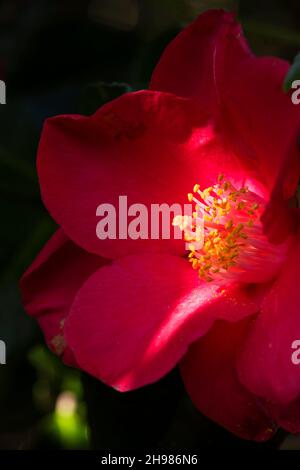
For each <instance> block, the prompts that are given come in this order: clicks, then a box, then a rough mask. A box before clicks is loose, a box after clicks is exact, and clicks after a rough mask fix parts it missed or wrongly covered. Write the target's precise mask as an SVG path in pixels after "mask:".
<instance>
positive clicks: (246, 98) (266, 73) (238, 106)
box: [221, 57, 300, 199]
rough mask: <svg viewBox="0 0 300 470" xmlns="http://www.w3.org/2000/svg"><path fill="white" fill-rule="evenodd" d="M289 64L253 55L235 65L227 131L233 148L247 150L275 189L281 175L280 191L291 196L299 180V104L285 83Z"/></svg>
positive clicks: (228, 94)
mask: <svg viewBox="0 0 300 470" xmlns="http://www.w3.org/2000/svg"><path fill="white" fill-rule="evenodd" d="M288 68H289V64H288V63H287V62H285V61H283V60H281V59H278V58H275V57H266V58H256V57H249V58H248V59H246V60H244V61H243V62H241V63H239V64H238V65H237V66H236V67H235V69H233V70H232V75H231V77H230V80H228V81H227V83H226V91H225V93H224V96H223V103H224V108H223V118H224V120H223V122H221V125H222V128H223V132H224V135H225V136H226V138H227V139H228V143H230V145H231V146H232V149H233V151H234V152H236V153H237V154H239V155H243V158H244V160H245V163H246V162H247V161H248V166H249V168H251V167H252V166H253V162H254V161H256V162H257V168H256V172H255V175H256V177H258V178H260V180H261V182H262V183H263V184H264V185H265V186H266V187H267V188H269V191H270V192H271V191H272V190H273V189H274V187H275V185H276V184H278V180H280V182H281V188H282V196H283V197H285V199H288V198H289V197H291V196H293V195H294V193H295V191H296V187H297V184H298V179H299V174H300V173H299V171H300V166H299V151H298V150H297V134H298V133H299V131H300V108H299V107H298V106H295V105H294V104H293V103H292V101H291V97H290V95H289V94H286V93H284V91H283V89H282V86H283V85H282V84H283V81H284V78H285V76H286V73H287V71H288Z"/></svg>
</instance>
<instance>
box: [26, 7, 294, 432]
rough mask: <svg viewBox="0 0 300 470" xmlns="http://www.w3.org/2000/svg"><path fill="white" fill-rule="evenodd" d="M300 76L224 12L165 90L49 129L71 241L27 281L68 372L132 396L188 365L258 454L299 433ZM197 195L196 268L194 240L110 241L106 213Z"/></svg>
mask: <svg viewBox="0 0 300 470" xmlns="http://www.w3.org/2000/svg"><path fill="white" fill-rule="evenodd" d="M288 68H289V65H288V63H286V62H284V61H283V60H280V59H277V58H273V57H262V58H257V57H255V56H254V55H253V54H252V52H251V51H250V50H249V47H248V45H247V43H246V42H245V39H244V37H243V34H242V31H241V29H240V26H239V25H238V24H237V23H236V21H235V19H234V18H233V16H232V15H231V14H229V13H225V12H224V11H220V10H212V11H208V12H206V13H204V14H203V15H201V16H200V17H199V18H198V19H197V20H196V21H195V22H194V23H193V24H191V25H190V26H189V27H188V28H186V29H185V30H184V31H183V32H182V33H181V34H179V35H178V36H177V37H176V39H175V40H174V41H173V42H172V43H171V44H170V45H169V46H168V47H167V49H166V51H165V52H164V54H163V56H162V58H161V60H160V62H159V64H158V66H157V67H156V69H155V71H154V74H153V77H152V80H151V84H150V90H148V91H140V92H137V93H128V94H125V95H123V96H122V97H120V98H118V99H116V100H114V101H113V102H111V103H109V104H107V105H105V106H103V107H102V108H101V109H99V110H98V111H97V112H96V113H95V114H94V115H93V116H90V117H84V116H77V115H76V116H75V115H71V116H58V117H55V118H51V119H48V120H47V122H46V124H45V126H44V130H43V133H42V137H41V142H40V146H39V151H38V173H39V180H40V185H41V192H42V197H43V201H44V203H45V205H46V207H47V208H48V210H49V212H50V214H51V215H52V216H53V218H54V219H55V221H56V222H57V223H58V224H59V226H60V228H59V229H58V231H57V232H56V234H55V235H54V236H53V238H52V239H51V240H50V241H49V242H48V243H47V245H46V246H45V247H44V249H43V250H42V251H41V253H40V254H39V255H38V257H37V258H36V260H35V261H34V262H33V264H32V265H31V267H30V268H29V269H28V271H27V272H26V273H25V275H24V277H23V279H22V281H21V289H22V295H23V300H24V305H25V307H26V309H27V312H28V313H29V314H30V315H32V316H34V317H36V318H37V320H38V322H39V324H40V326H41V328H42V330H43V332H44V334H45V337H46V341H47V343H48V345H49V347H50V349H51V350H52V351H53V352H55V353H56V354H58V355H59V356H61V357H62V359H63V361H64V362H65V363H66V364H69V365H74V366H76V367H79V368H81V369H83V370H84V371H86V372H88V373H90V374H92V375H93V376H95V377H97V378H98V379H100V380H101V381H103V382H104V383H106V384H109V385H111V386H112V387H114V388H116V389H117V390H119V391H123V392H124V391H128V390H133V389H136V388H138V387H142V386H144V385H146V384H149V383H152V382H154V381H156V380H158V379H160V378H161V377H162V376H164V375H165V374H166V373H167V372H169V371H170V370H171V369H172V368H173V367H174V366H175V365H176V364H177V363H179V364H180V370H181V375H182V379H183V382H184V384H185V387H186V390H187V392H188V394H189V395H190V397H191V399H192V401H193V402H194V404H195V405H196V406H197V407H198V409H199V410H200V411H201V412H203V413H204V414H206V415H207V416H208V417H209V418H211V419H213V420H215V421H217V422H218V423H220V424H221V425H222V426H224V427H226V428H227V429H229V430H230V431H231V432H233V433H235V434H237V435H239V436H241V437H244V438H248V439H255V440H266V439H268V438H269V437H270V436H272V434H273V433H274V431H275V430H276V427H277V426H282V427H283V428H285V429H286V430H288V431H291V432H300V367H299V366H297V365H295V364H294V363H293V361H292V360H291V355H292V353H293V349H292V343H293V342H294V340H295V339H297V338H298V337H300V314H299V307H300V290H299V287H298V266H299V264H300V243H299V241H300V240H299V231H298V223H297V222H298V219H299V209H297V207H295V204H293V200H294V199H295V194H296V189H297V183H298V179H299V160H298V159H299V154H298V151H297V135H298V133H299V128H300V108H298V107H297V106H295V105H293V104H292V102H291V97H290V96H289V95H288V94H285V93H284V92H283V91H282V83H283V80H284V77H285V75H286V73H287V71H288ZM187 194H188V198H189V200H190V201H191V202H192V203H193V204H194V212H193V216H192V217H190V218H188V219H186V220H183V219H180V218H175V220H174V224H177V225H179V226H180V227H181V229H182V230H183V231H184V234H185V239H186V240H187V241H188V242H189V249H190V250H189V251H188V252H187V251H186V250H185V242H184V240H178V239H177V240H176V239H171V240H165V239H156V240H153V239H147V240H146V239H138V240H132V239H128V240H124V239H115V240H111V239H106V240H102V241H100V240H99V239H98V238H97V236H96V230H95V228H96V224H97V217H96V208H97V207H98V206H99V204H101V203H110V204H113V205H114V206H115V207H117V206H118V197H119V195H127V197H128V204H134V203H136V202H138V203H142V204H144V205H146V206H147V207H150V205H151V204H155V203H156V204H162V203H167V204H169V205H172V204H173V203H175V202H176V203H180V204H182V206H183V205H184V204H185V203H186V202H187ZM200 218H202V219H203V220H204V245H203V246H202V245H201V244H200V243H198V242H199V240H198V239H197V233H196V232H195V222H196V221H197V219H200ZM193 268H194V269H193ZM298 405H299V406H298Z"/></svg>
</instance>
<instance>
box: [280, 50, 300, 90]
mask: <svg viewBox="0 0 300 470" xmlns="http://www.w3.org/2000/svg"><path fill="white" fill-rule="evenodd" d="M294 80H300V52H299V53H298V54H297V55H296V57H295V59H294V62H293V64H292V65H291V67H290V69H289V71H288V73H287V76H286V77H285V80H284V83H283V89H284V91H285V92H288V91H289V90H290V89H291V87H292V83H293V81H294Z"/></svg>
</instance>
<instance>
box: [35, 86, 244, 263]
mask: <svg viewBox="0 0 300 470" xmlns="http://www.w3.org/2000/svg"><path fill="white" fill-rule="evenodd" d="M38 169H39V178H40V184H41V190H42V196H43V200H44V202H45V204H46V206H47V208H48V209H49V211H50V213H51V214H52V215H53V217H54V219H55V220H56V221H57V222H58V223H59V224H60V225H61V226H62V228H63V230H64V231H65V233H66V234H67V235H68V236H69V237H70V238H71V239H72V240H73V241H74V242H75V243H77V244H78V245H80V246H82V247H83V248H84V249H86V250H87V251H90V252H93V253H96V254H100V255H102V256H105V257H107V258H118V257H120V256H124V255H126V254H135V253H137V252H141V251H142V252H147V251H151V252H155V251H159V252H167V253H171V254H174V253H175V254H178V253H179V254H182V253H183V252H184V242H183V240H175V239H174V238H172V237H171V240H168V239H162V237H161V238H160V239H158V240H155V239H153V237H152V239H150V236H151V233H150V232H151V231H150V220H149V230H148V235H149V238H148V239H138V240H132V239H130V238H127V239H120V237H119V234H118V233H117V235H116V238H117V239H116V240H113V239H105V240H99V239H98V238H97V236H96V226H97V223H98V222H99V221H100V220H101V218H100V217H97V216H96V209H97V207H98V206H99V205H100V204H103V203H109V204H112V205H113V206H114V207H115V208H116V211H117V217H118V215H119V196H121V195H125V196H128V206H130V205H131V204H134V203H139V204H144V205H145V206H146V207H147V209H148V214H150V213H151V207H150V205H151V204H162V203H165V204H168V205H169V206H171V205H172V204H174V203H179V204H180V205H181V207H182V210H183V206H184V204H185V203H188V200H187V193H188V192H190V191H191V190H192V188H193V186H194V184H195V183H196V182H200V183H201V184H203V185H206V184H211V183H212V182H213V183H215V182H216V179H217V176H218V174H219V173H220V172H222V170H224V171H227V172H228V173H229V172H230V173H234V176H235V177H236V178H239V179H240V180H241V179H242V178H244V179H245V173H243V172H242V164H241V163H240V162H239V161H238V159H237V158H236V156H234V155H232V154H231V153H230V152H228V151H227V149H226V148H224V146H223V143H222V141H221V140H220V138H219V136H218V135H217V134H216V132H215V129H214V127H213V124H212V123H211V122H209V121H207V116H206V115H203V113H202V112H201V111H200V107H199V105H198V103H193V102H191V101H189V100H185V99H182V98H176V97H175V96H172V95H168V94H163V93H157V92H149V91H145V92H138V93H131V94H127V95H123V96H122V97H121V98H119V99H117V100H115V101H113V102H112V103H110V104H108V105H106V106H104V107H102V108H101V109H100V110H99V111H98V112H97V113H96V114H95V115H94V116H92V117H80V116H61V117H56V118H52V119H50V120H48V121H47V123H46V125H45V128H44V131H43V135H42V138H41V143H40V147H39V155H38ZM241 174H242V176H241ZM62 201H63V203H62ZM172 218H173V217H172V214H171V218H170V221H172ZM123 219H124V216H123ZM131 219H132V218H131ZM131 219H130V218H129V220H131ZM170 225H171V222H170ZM126 229H127V226H126ZM172 233H173V227H171V234H172Z"/></svg>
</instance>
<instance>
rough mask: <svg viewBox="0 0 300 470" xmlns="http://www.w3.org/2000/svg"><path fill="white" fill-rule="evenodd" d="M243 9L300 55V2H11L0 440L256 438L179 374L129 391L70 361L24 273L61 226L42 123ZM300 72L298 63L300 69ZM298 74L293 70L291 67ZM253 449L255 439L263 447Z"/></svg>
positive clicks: (35, 443) (12, 444)
mask: <svg viewBox="0 0 300 470" xmlns="http://www.w3.org/2000/svg"><path fill="white" fill-rule="evenodd" d="M213 7H222V8H226V9H229V10H233V11H236V12H238V14H239V17H240V19H241V21H242V23H243V25H244V27H245V31H246V34H247V36H248V38H249V41H250V44H251V46H252V47H253V49H254V51H255V52H256V53H257V54H259V55H264V54H273V55H278V56H280V57H283V58H287V59H289V60H292V58H293V57H294V56H295V55H296V53H297V52H298V50H299V47H300V33H299V29H300V28H299V27H300V24H299V23H300V2H299V0H286V1H284V2H283V1H281V0H265V1H264V2H261V1H258V0H240V1H239V2H238V1H237V0H64V1H61V0H26V1H21V0H0V78H4V79H5V81H6V84H7V103H8V104H7V105H6V106H2V107H1V106H0V136H1V139H0V142H1V143H0V196H1V197H0V212H1V220H2V223H1V230H0V339H3V340H5V341H6V342H7V346H8V350H7V365H6V366H0V416H1V419H0V448H5V449H7V448H14V449H15V448H18V449H24V448H34V449H37V448H87V447H88V445H89V443H88V436H89V435H91V442H92V445H93V446H94V447H102V448H105V447H114V446H115V447H118V446H119V447H123V448H126V447H128V446H132V445H133V444H135V445H140V446H141V448H142V446H144V447H147V445H151V444H152V445H153V446H154V445H158V444H159V445H161V446H164V447H168V446H169V447H172V448H173V447H175V448H176V447H177V448H179V447H180V446H186V447H187V448H188V447H193V446H194V447H195V446H197V445H198V443H199V438H200V437H199V436H200V435H201V436H202V439H203V435H205V436H206V438H205V439H206V440H205V442H204V441H203V442H202V445H204V447H205V446H208V447H213V446H214V445H216V442H217V443H218V445H223V446H225V447H230V446H232V447H233V446H237V445H240V446H242V447H244V448H245V447H247V446H248V447H249V446H250V447H251V446H252V445H251V444H250V443H244V442H239V441H238V439H236V438H233V437H232V436H231V435H229V434H228V433H226V432H225V431H224V430H222V429H221V428H219V427H218V426H216V425H214V424H213V423H210V422H209V421H208V420H206V419H205V418H204V417H203V416H201V415H200V413H198V412H197V411H195V409H194V408H193V406H192V405H191V403H190V401H189V400H188V399H187V397H186V395H185V393H184V391H183V387H182V384H181V381H180V378H179V376H178V373H177V371H173V372H172V373H171V374H170V375H169V376H167V377H166V378H165V379H163V380H162V381H160V382H159V383H157V384H154V385H151V386H149V387H145V388H143V389H142V390H141V391H136V392H133V393H132V394H118V393H117V392H115V391H114V390H111V389H110V388H108V387H106V386H105V385H103V384H100V383H99V382H97V381H96V380H94V379H92V378H90V377H87V376H84V377H83V384H84V387H82V384H81V379H80V374H79V372H78V371H74V370H71V369H69V368H67V367H65V366H64V365H63V364H61V363H60V361H59V360H58V359H56V358H55V357H54V356H53V355H52V354H51V353H50V352H48V350H47V349H46V348H45V346H44V342H43V338H42V335H41V333H40V332H39V331H38V329H37V327H36V324H35V322H34V321H33V320H31V319H29V318H28V317H27V316H26V315H25V313H24V310H23V308H22V306H21V302H20V296H19V293H18V281H19V278H20V276H21V275H22V273H23V272H24V270H25V269H26V267H27V266H28V265H29V264H30V262H31V261H32V260H33V258H34V256H35V255H36V253H37V252H38V251H39V250H40V248H41V247H42V245H43V244H44V243H45V242H46V240H47V239H48V238H49V237H50V235H51V234H52V233H53V232H54V230H55V224H54V222H53V221H52V220H51V219H50V217H49V216H48V214H47V212H46V211H45V209H44V207H43V205H42V203H41V200H40V194H39V186H38V181H37V175H36V167H35V156H36V151H37V146H38V142H39V136H40V132H41V129H42V125H43V122H44V120H45V119H46V118H48V117H50V116H53V115H56V114H60V113H84V114H90V113H92V112H94V111H95V110H96V109H97V108H98V107H99V106H101V105H102V104H104V103H105V102H108V101H110V100H111V99H114V98H116V97H117V96H119V95H121V94H122V93H125V92H128V91H131V90H137V89H140V88H144V87H147V83H148V81H149V78H150V76H151V72H152V70H153V68H154V66H155V63H156V62H157V60H158V58H159V56H160V54H161V53H162V51H163V50H164V48H165V46H166V45H167V44H168V42H169V41H170V40H171V39H172V38H173V37H174V36H175V35H176V34H177V33H178V32H179V31H180V30H181V29H182V27H184V26H185V25H186V24H188V23H189V22H190V21H192V20H193V19H194V18H195V17H196V16H197V15H198V14H199V13H201V12H202V11H205V10H206V9H208V8H213ZM294 70H295V69H294ZM291 73H294V72H291ZM253 446H254V445H253Z"/></svg>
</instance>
